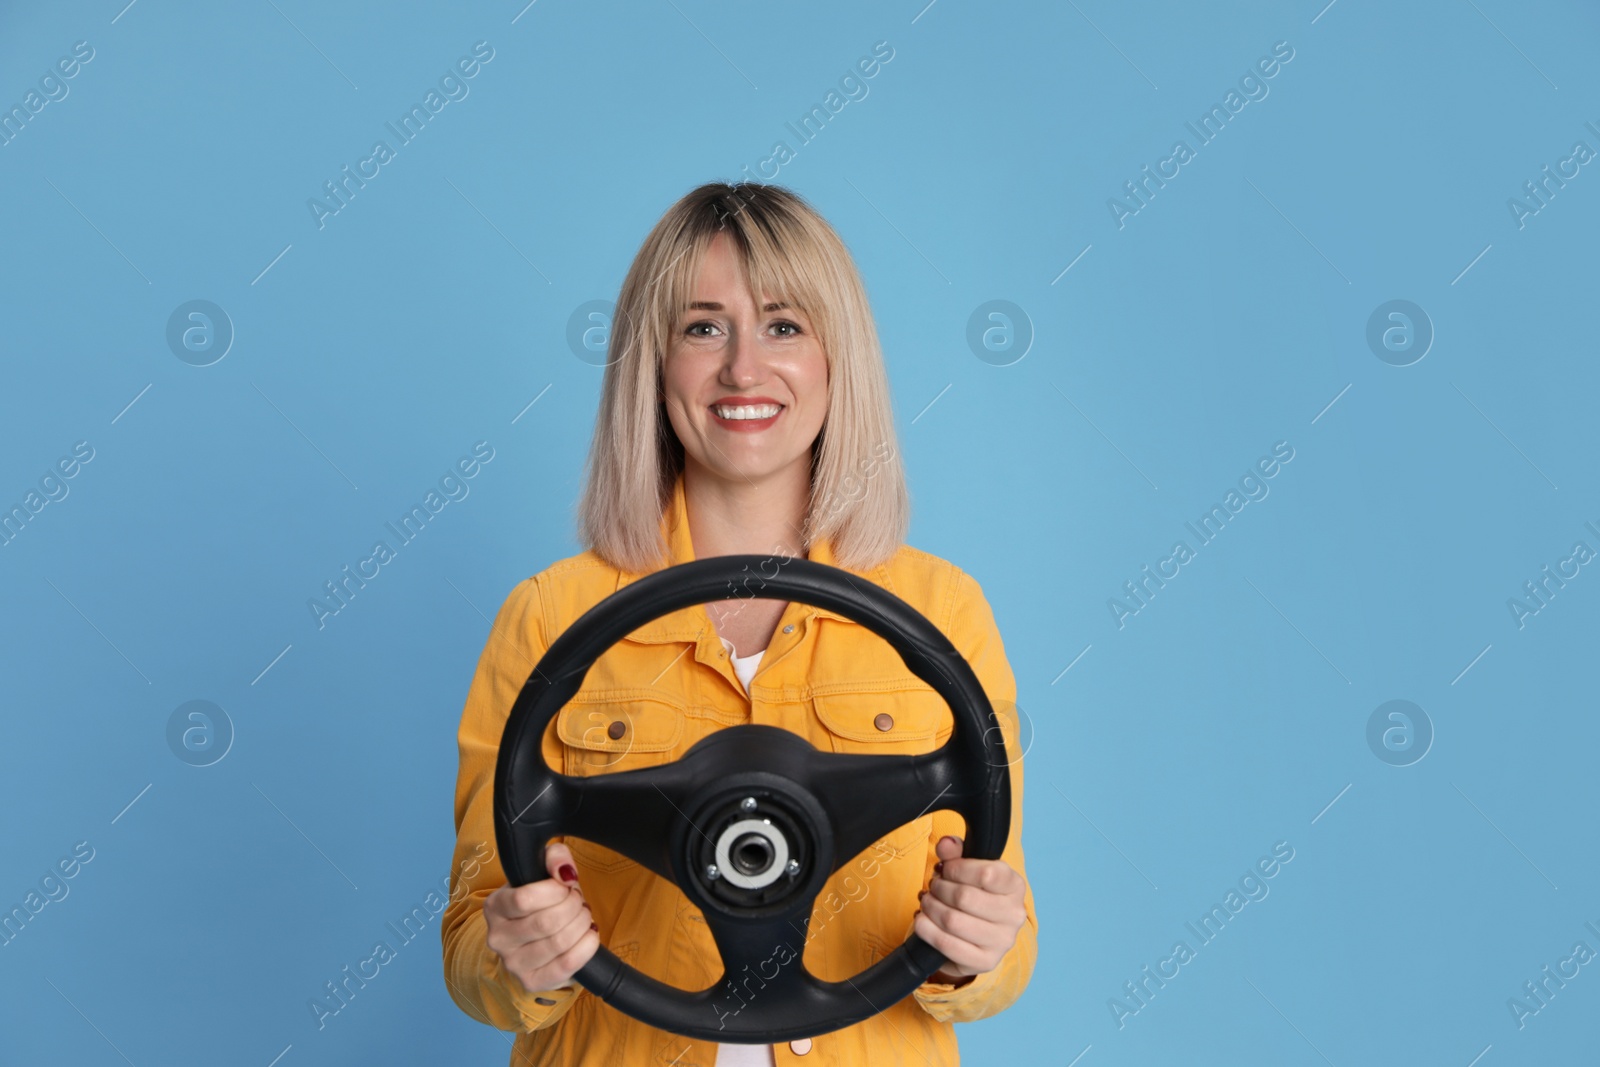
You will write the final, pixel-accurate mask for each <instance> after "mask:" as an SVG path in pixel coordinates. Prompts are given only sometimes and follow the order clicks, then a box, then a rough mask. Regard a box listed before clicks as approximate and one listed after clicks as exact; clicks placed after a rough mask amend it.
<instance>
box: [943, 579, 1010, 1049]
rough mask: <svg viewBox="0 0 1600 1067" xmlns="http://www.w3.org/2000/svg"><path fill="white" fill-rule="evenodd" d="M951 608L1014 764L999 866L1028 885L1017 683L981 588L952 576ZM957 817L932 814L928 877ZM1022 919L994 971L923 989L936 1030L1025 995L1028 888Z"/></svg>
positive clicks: (958, 637) (956, 639) (957, 830)
mask: <svg viewBox="0 0 1600 1067" xmlns="http://www.w3.org/2000/svg"><path fill="white" fill-rule="evenodd" d="M955 583H956V589H955V605H954V608H953V611H952V616H951V619H950V624H949V628H948V631H947V632H948V635H949V637H950V641H951V643H952V644H954V645H955V646H956V649H957V650H958V651H960V653H961V654H962V656H964V657H965V658H966V660H967V662H968V663H970V664H971V665H972V669H973V673H975V674H976V675H977V676H978V681H979V682H980V683H982V685H983V691H984V692H985V693H986V694H987V695H988V697H989V703H990V704H992V705H993V706H994V710H995V714H996V716H998V717H999V720H1000V728H1001V733H1002V735H1003V736H1004V738H1005V743H1006V753H1007V757H1008V759H1009V760H1010V761H1011V763H1010V768H1011V834H1010V836H1009V837H1008V838H1007V840H1006V846H1005V849H1004V850H1003V851H1002V852H1001V855H1000V858H1001V859H1002V860H1004V861H1005V862H1006V863H1007V864H1009V865H1010V866H1011V868H1012V869H1013V870H1015V871H1016V872H1017V873H1018V874H1021V875H1022V877H1023V882H1024V884H1025V885H1026V883H1027V877H1028V874H1027V870H1026V868H1024V866H1023V862H1022V754H1023V749H1022V745H1021V737H1020V724H1019V713H1018V710H1017V703H1016V700H1017V682H1016V678H1015V676H1013V674H1012V673H1011V665H1010V664H1009V663H1008V662H1007V661H1006V654H1005V648H1004V646H1003V645H1002V643H1001V641H1000V630H999V627H998V626H996V624H995V619H994V611H993V609H991V608H990V606H989V601H988V600H987V599H986V598H985V597H984V595H983V590H982V588H981V587H980V586H979V585H978V583H977V581H976V580H974V579H973V578H972V577H971V576H970V575H968V574H967V573H966V572H965V571H962V570H960V569H959V568H958V569H957V570H956V577H955ZM961 832H962V820H961V816H959V815H957V814H956V813H955V812H953V811H939V812H935V813H934V818H933V831H932V835H931V836H930V837H929V839H928V856H927V874H928V877H931V876H932V874H933V865H934V863H935V862H937V860H938V857H937V855H936V854H935V853H934V845H936V844H937V843H938V841H939V839H940V838H941V837H943V836H944V835H946V834H953V835H956V836H958V837H959V836H961ZM1023 908H1024V911H1025V913H1026V914H1025V918H1024V919H1023V923H1022V927H1021V929H1019V930H1018V931H1017V941H1016V944H1014V945H1012V946H1011V950H1010V951H1009V952H1007V953H1006V954H1005V956H1004V957H1002V959H1001V960H1000V965H999V966H998V967H996V968H995V969H994V970H992V971H986V972H984V973H983V974H980V975H978V976H977V977H975V978H973V979H972V981H970V982H968V983H966V984H965V985H961V986H952V985H947V984H945V983H941V982H925V983H923V984H922V985H921V986H919V987H918V988H917V989H916V990H915V993H914V995H915V996H916V998H917V1001H918V1002H919V1003H920V1004H921V1005H922V1007H923V1009H924V1010H926V1011H927V1012H928V1014H930V1015H932V1016H933V1017H934V1018H935V1019H938V1020H940V1021H941V1022H955V1023H962V1022H971V1021H973V1020H975V1019H986V1018H988V1017H989V1016H991V1015H994V1014H996V1013H997V1012H1000V1011H1003V1010H1004V1009H1006V1008H1007V1007H1010V1005H1011V1003H1012V1002H1013V1001H1015V1000H1016V999H1017V998H1018V997H1019V996H1021V995H1022V991H1023V989H1024V988H1026V987H1027V984H1028V979H1029V978H1031V977H1032V976H1033V964H1034V960H1035V958H1036V957H1037V955H1038V951H1039V948H1038V946H1039V922H1038V919H1037V917H1036V916H1035V914H1034V910H1033V887H1032V886H1031V885H1028V886H1027V887H1026V889H1025V890H1024V896H1023Z"/></svg>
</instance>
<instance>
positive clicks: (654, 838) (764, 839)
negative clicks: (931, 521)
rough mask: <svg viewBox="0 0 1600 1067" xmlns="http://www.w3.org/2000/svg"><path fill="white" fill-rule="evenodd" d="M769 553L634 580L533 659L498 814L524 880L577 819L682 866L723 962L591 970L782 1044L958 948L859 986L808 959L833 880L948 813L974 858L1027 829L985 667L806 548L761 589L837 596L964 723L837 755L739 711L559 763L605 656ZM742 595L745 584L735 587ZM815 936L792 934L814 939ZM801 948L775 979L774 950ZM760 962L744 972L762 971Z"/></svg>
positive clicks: (644, 855) (909, 986)
mask: <svg viewBox="0 0 1600 1067" xmlns="http://www.w3.org/2000/svg"><path fill="white" fill-rule="evenodd" d="M764 562H768V560H767V559H766V558H765V557H762V556H757V555H732V556H716V557H712V558H709V559H704V560H695V561H693V562H690V563H683V564H679V565H677V566H673V567H667V568H664V569H662V570H660V571H656V572H655V573H653V574H649V575H646V576H645V577H643V578H640V579H638V580H637V581H634V582H631V583H629V584H628V585H626V586H624V587H623V588H622V589H619V590H617V591H616V592H615V593H613V594H611V595H610V596H608V597H606V598H605V599H604V600H602V601H600V602H599V603H598V604H596V605H595V606H594V607H592V608H590V609H589V610H588V611H586V612H585V613H584V614H583V615H582V616H581V617H580V618H579V619H578V620H577V621H576V622H574V623H573V624H572V625H571V626H569V627H568V628H567V629H566V630H565V631H564V632H563V633H562V634H561V635H560V636H559V637H557V638H556V639H555V641H553V642H552V643H551V644H550V647H549V648H548V649H547V650H546V652H545V654H544V656H543V657H542V658H541V659H540V660H539V662H538V664H537V665H536V666H535V667H534V669H533V673H532V674H531V675H529V677H528V680H527V682H526V683H525V684H524V685H523V687H522V690H521V692H520V693H519V694H518V695H517V699H516V703H515V704H513V705H512V708H511V713H510V716H509V717H508V718H507V720H506V726H505V732H504V733H503V734H502V736H501V741H500V751H499V756H498V759H497V760H496V763H495V784H494V826H495V839H496V842H497V844H498V846H499V852H500V859H501V863H502V865H503V867H504V870H505V873H506V878H507V880H508V881H509V883H510V884H511V885H524V884H526V883H528V882H533V881H538V880H540V879H542V878H546V877H548V874H547V872H546V871H545V866H544V848H545V845H546V844H547V843H548V842H549V840H550V838H551V837H554V836H556V835H560V834H571V835H573V836H576V837H581V838H583V839H585V840H588V841H592V842H595V843H597V844H600V845H604V846H605V847H607V848H610V849H613V850H615V851H617V852H619V853H621V854H622V855H624V856H627V857H628V858H629V859H632V860H633V861H635V862H636V863H639V864H641V865H642V866H644V867H646V868H648V869H649V870H651V871H654V872H655V873H656V874H658V875H660V876H661V877H663V878H666V879H667V880H669V881H671V882H672V883H674V884H675V885H677V886H678V888H679V889H680V890H682V892H683V893H684V894H685V895H686V896H687V897H688V898H689V900H690V901H691V902H693V903H694V904H695V905H696V906H697V907H698V908H700V910H701V912H702V914H703V915H704V916H705V920H706V923H707V926H708V927H709V929H710V932H711V935H712V937H713V939H714V940H715V942H716V946H717V950H718V953H719V955H720V956H721V962H722V967H723V974H722V976H721V977H719V978H718V979H717V981H716V982H714V983H713V984H712V985H711V986H709V987H708V988H706V989H703V990H700V991H698V992H691V991H688V990H683V989H679V988H677V987H675V986H671V985H667V984H666V983H664V982H661V981H658V980H656V979H654V978H651V977H650V976H648V975H646V974H643V973H642V972H640V971H638V970H637V969H635V968H634V967H632V966H630V965H629V964H627V963H624V962H623V961H622V960H621V959H619V958H618V957H617V956H616V954H615V953H613V952H611V951H610V950H609V949H607V948H606V947H605V946H604V945H602V946H601V947H600V948H599V949H597V950H596V952H595V954H594V956H593V957H592V958H591V959H590V960H589V962H588V963H586V964H584V965H583V967H582V969H580V970H579V971H578V972H577V974H576V975H575V977H576V978H577V980H578V981H579V982H580V983H582V985H583V986H584V987H585V988H586V989H588V990H589V991H590V992H592V993H594V994H595V995H597V996H599V997H600V998H601V999H602V1000H604V1001H605V1002H606V1003H608V1004H610V1005H611V1006H612V1007H614V1008H616V1009H618V1010H619V1011H622V1012H624V1013H626V1014H628V1015H631V1016H633V1017H634V1018H635V1019H638V1020H640V1021H641V1022H645V1023H648V1024H649V1025H651V1026H654V1027H657V1028H659V1029H662V1030H667V1031H670V1032H672V1033H676V1034H682V1035H685V1036H687V1037H693V1038H701V1039H705V1040H711V1041H722V1042H733V1043H761V1044H766V1043H772V1042H780V1041H789V1040H794V1039H796V1038H802V1037H812V1036H815V1035H817V1034H824V1033H828V1032H829V1031H832V1030H837V1029H840V1028H842V1027H845V1026H849V1025H851V1024H853V1023H857V1022H860V1021H861V1020H862V1019H865V1018H867V1017H868V1016H871V1015H873V1014H876V1013H877V1012H880V1011H882V1010H884V1009H885V1008H887V1007H889V1006H890V1005H892V1004H894V1003H896V1002H898V1001H900V1000H901V999H903V998H904V997H906V996H908V995H909V994H910V993H911V992H912V990H914V989H916V988H917V986H919V985H921V984H922V983H923V982H925V981H926V980H927V979H928V978H929V976H931V975H932V974H933V973H934V972H935V971H937V970H938V969H939V967H940V966H942V965H943V963H944V958H943V956H941V955H940V953H939V952H938V950H937V949H935V948H934V947H933V946H931V945H929V944H928V943H927V942H926V941H924V940H922V939H921V938H920V937H918V936H917V935H916V934H912V935H911V936H909V937H908V938H907V939H906V940H905V942H904V943H903V944H901V945H900V946H899V947H898V948H896V949H895V950H894V951H892V952H891V953H890V954H889V955H887V956H885V957H884V958H883V959H881V960H879V961H878V962H877V963H875V964H873V965H872V966H871V967H868V968H867V969H865V970H863V971H861V972H860V973H859V974H857V975H856V976H855V977H853V978H849V979H846V980H845V981H843V982H826V981H823V980H821V979H819V978H817V977H816V976H814V975H813V974H811V972H810V971H808V970H806V967H805V961H804V958H803V956H804V946H803V941H804V933H803V931H804V930H805V929H806V925H807V923H808V922H809V921H810V919H811V913H812V907H813V904H814V903H815V900H816V896H817V894H818V893H819V892H820V891H821V890H822V887H823V885H824V883H825V882H826V881H827V879H828V878H829V876H830V875H832V874H833V873H834V872H835V871H837V870H838V869H839V868H840V867H842V866H843V865H844V864H845V863H847V862H849V861H850V860H851V859H853V858H854V857H855V856H856V855H857V854H858V853H860V852H861V851H862V850H864V849H865V848H867V847H868V846H869V845H871V844H872V843H873V842H874V841H876V840H877V839H878V838H880V837H881V836H883V834H885V833H888V832H890V831H892V830H893V829H894V828H896V827H899V826H902V825H904V824H905V823H908V822H910V821H912V820H913V819H917V818H920V817H921V816H922V815H925V814H927V813H928V812H929V811H932V810H936V809H937V810H954V811H956V812H959V813H960V814H961V816H962V817H963V818H964V819H965V820H966V836H965V838H964V848H963V855H965V856H968V857H975V858H978V859H997V858H998V857H999V856H1000V853H1001V850H1002V849H1003V848H1004V847H1005V843H1006V837H1007V835H1008V834H1009V833H1010V828H1011V781H1010V776H1009V774H1008V760H1007V756H1006V749H1005V739H1004V737H1003V736H1002V734H1001V730H1000V726H999V721H998V719H997V718H996V716H995V713H994V709H993V707H992V706H991V705H990V703H989V699H988V696H987V695H986V694H985V693H984V690H983V686H982V685H981V684H980V683H979V681H978V678H977V675H975V674H974V673H973V670H972V668H971V666H970V665H969V664H968V663H967V661H966V660H965V659H963V658H962V656H961V654H960V653H959V652H958V651H957V650H956V648H955V646H954V645H952V644H951V643H950V641H949V639H948V638H946V637H945V635H944V634H943V633H942V632H940V631H939V629H938V628H937V627H935V626H934V625H933V624H932V623H931V622H929V621H928V620H927V619H926V618H925V617H924V616H923V615H922V614H921V613H919V612H918V611H917V610H916V609H915V608H913V607H912V606H911V605H910V604H908V603H906V602H905V601H904V600H901V599H900V598H899V597H897V596H895V595H894V594H892V593H890V592H889V591H887V590H885V589H883V588H882V587H881V586H878V585H876V584H874V583H871V582H867V583H861V582H857V581H856V580H855V579H854V578H853V577H852V576H851V575H850V574H849V573H848V572H846V571H844V570H842V569H840V568H837V567H832V566H829V565H827V564H822V563H816V562H813V561H811V560H806V559H788V560H786V561H785V565H784V566H783V567H781V568H780V569H779V573H778V575H777V576H776V577H774V578H767V577H766V576H765V575H764V574H763V575H762V578H761V582H762V585H761V588H760V590H759V592H755V593H754V596H755V597H757V598H758V599H783V600H796V601H799V602H801V603H803V604H811V605H815V606H818V607H823V608H827V609H829V610H832V611H837V612H839V613H840V614H842V615H844V616H846V617H847V618H849V619H852V620H853V621H855V622H858V623H861V624H862V625H864V626H866V627H867V628H868V629H870V630H872V631H873V632H874V633H876V634H878V635H879V636H880V637H882V638H883V639H884V640H886V641H887V642H889V644H890V645H891V646H892V647H893V648H894V649H895V651H896V652H898V653H899V654H900V658H901V659H902V660H903V661H904V662H905V664H906V666H907V667H908V668H909V669H910V670H911V671H912V672H913V673H914V674H916V675H917V677H919V678H921V679H922V680H923V681H924V682H927V683H928V685H930V686H932V687H933V689H934V690H935V692H937V693H938V694H939V696H941V697H943V698H944V700H945V702H946V703H947V704H948V705H949V706H950V708H951V710H952V713H953V716H954V727H953V729H952V730H951V733H950V737H949V739H948V740H947V741H946V742H945V744H944V745H943V746H941V747H940V748H939V749H938V750H936V751H933V752H929V753H926V754H924V755H916V756H900V755H894V756H871V755H847V754H840V753H832V752H821V751H818V750H817V749H816V748H814V747H813V746H812V745H811V744H810V742H808V741H807V740H806V739H805V738H803V737H801V736H800V735H798V734H795V733H791V732H789V731H787V730H783V729H780V728H778V727H776V726H766V725H760V724H754V723H752V724H746V725H741V726H730V727H725V728H723V729H720V730H716V731H714V732H713V733H711V734H709V735H707V736H706V737H704V738H702V739H701V740H700V741H698V742H697V743H696V744H695V745H694V746H693V747H692V748H690V749H689V750H688V751H687V752H685V753H684V754H683V756H682V757H681V758H680V759H678V760H676V761H675V762H672V763H666V764H662V765H659V766H653V767H643V768H638V769H635V770H627V771H618V772H614V773H611V774H601V775H595V776H592V777H574V776H570V775H566V774H561V773H558V772H556V771H553V770H551V769H550V767H549V766H547V765H546V763H545V761H544V756H543V753H542V751H541V741H542V739H543V737H544V735H545V730H546V728H547V727H548V725H549V723H550V721H551V719H552V718H554V717H555V715H556V713H557V712H559V711H560V710H561V709H562V708H563V707H564V706H566V704H567V702H568V701H569V700H571V699H572V698H573V696H574V695H575V694H576V693H577V692H578V689H579V687H580V686H581V685H582V684H583V679H584V676H585V675H586V674H587V673H588V670H589V668H590V667H591V666H592V665H593V664H594V662H595V660H596V659H598V658H599V657H600V654H601V653H602V652H604V651H605V650H606V649H608V648H610V647H611V646H612V645H613V644H615V643H616V642H617V641H619V640H620V639H622V638H623V637H626V636H627V635H628V634H630V633H632V632H633V631H635V630H637V629H638V628H639V627H641V626H643V625H644V624H646V623H648V622H651V621H653V620H655V619H657V618H660V617H661V616H663V615H667V614H669V613H671V612H673V611H677V610H678V609H680V608H684V607H688V606H690V605H693V604H703V603H707V602H710V601H715V600H723V599H727V598H728V595H729V594H728V591H729V589H733V588H736V583H737V582H738V581H739V580H740V579H741V577H743V578H744V579H745V580H746V581H748V579H749V574H750V573H751V572H756V573H760V572H759V567H760V565H761V564H762V563H764ZM736 595H738V594H736ZM797 941H798V942H800V943H801V947H799V948H793V947H792V946H793V945H794V944H795V943H796V942H797ZM784 944H788V945H790V946H791V957H792V958H790V959H789V960H788V961H786V962H784V963H783V964H782V965H781V966H779V967H778V970H777V974H776V975H770V976H769V975H768V974H767V973H766V971H764V970H762V969H761V964H762V963H767V964H769V965H771V964H772V963H773V957H774V956H775V954H776V953H775V946H779V945H784ZM746 967H748V968H749V971H748V972H746V971H745V968H746ZM741 973H743V974H744V975H745V976H746V978H748V975H750V974H758V975H759V976H760V980H761V981H762V982H763V983H764V984H763V985H761V987H760V992H759V995H756V996H754V997H752V998H751V999H750V1000H749V1001H748V1003H744V1004H743V1006H742V1007H741V1008H740V1010H739V1011H738V1013H737V1014H734V1013H733V1012H731V1011H726V1010H724V1009H722V1008H719V1007H718V1006H717V1001H718V999H719V997H721V998H723V999H724V1000H725V1002H726V1003H727V1004H729V1005H730V1006H731V1004H733V1003H739V1002H738V1001H731V1000H727V999H726V997H725V995H723V994H722V992H721V987H722V985H723V983H724V982H725V981H728V980H730V979H732V978H733V977H735V976H739V975H741Z"/></svg>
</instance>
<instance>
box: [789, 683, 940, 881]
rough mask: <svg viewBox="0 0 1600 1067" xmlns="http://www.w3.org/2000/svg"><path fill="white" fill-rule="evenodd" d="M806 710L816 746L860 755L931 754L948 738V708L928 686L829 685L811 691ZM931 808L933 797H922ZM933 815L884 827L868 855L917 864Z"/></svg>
mask: <svg viewBox="0 0 1600 1067" xmlns="http://www.w3.org/2000/svg"><path fill="white" fill-rule="evenodd" d="M812 708H813V710H814V711H815V713H816V717H817V721H818V722H819V723H821V725H822V728H823V731H824V736H823V738H821V739H819V743H818V746H817V747H819V748H823V747H825V746H826V745H828V744H831V746H832V749H833V751H834V752H839V753H844V754H848V755H862V756H915V755H921V754H922V753H925V752H932V751H933V750H934V749H936V748H938V747H939V745H941V744H943V743H944V740H945V739H946V738H947V737H949V735H950V728H951V721H952V720H951V716H950V708H949V706H948V705H947V704H945V702H944V698H942V697H941V696H939V694H937V693H935V692H934V691H933V690H932V689H931V688H921V689H908V688H894V687H892V686H884V687H878V688H872V687H861V686H852V687H843V686H829V687H825V688H821V689H817V690H815V691H814V692H813V693H812ZM925 799H926V801H927V803H928V804H929V805H930V806H931V805H932V804H933V802H934V801H935V800H936V799H937V798H936V797H933V796H930V797H927V798H925ZM932 832H933V816H932V815H931V814H926V815H922V816H920V817H918V818H916V819H913V820H912V821H911V822H908V823H906V824H905V825H904V826H899V827H894V828H890V829H889V832H888V833H886V834H884V835H883V837H881V838H880V839H879V840H878V841H877V843H876V844H875V845H873V846H872V848H871V849H869V852H870V851H873V850H875V851H876V852H877V853H878V854H879V855H880V856H885V855H889V854H892V856H893V857H901V856H912V857H914V858H915V859H916V861H917V862H918V863H921V862H923V859H924V856H925V854H926V852H927V850H928V835H929V834H931V833H932Z"/></svg>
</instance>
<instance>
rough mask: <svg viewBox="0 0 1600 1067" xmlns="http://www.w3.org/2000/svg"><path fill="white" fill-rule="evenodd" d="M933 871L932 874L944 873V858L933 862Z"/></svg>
mask: <svg viewBox="0 0 1600 1067" xmlns="http://www.w3.org/2000/svg"><path fill="white" fill-rule="evenodd" d="M933 873H934V874H943V873H944V860H940V861H939V862H938V863H935V864H934V865H933Z"/></svg>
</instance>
